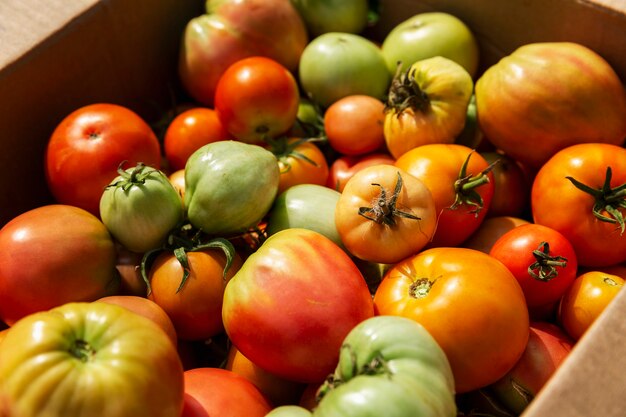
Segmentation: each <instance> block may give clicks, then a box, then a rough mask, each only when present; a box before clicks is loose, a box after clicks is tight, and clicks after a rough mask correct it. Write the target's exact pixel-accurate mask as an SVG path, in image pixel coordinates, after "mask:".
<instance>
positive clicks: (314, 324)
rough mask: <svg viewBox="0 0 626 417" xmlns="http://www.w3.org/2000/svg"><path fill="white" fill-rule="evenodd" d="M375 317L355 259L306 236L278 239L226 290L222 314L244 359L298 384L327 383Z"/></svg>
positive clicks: (316, 236) (290, 232)
mask: <svg viewBox="0 0 626 417" xmlns="http://www.w3.org/2000/svg"><path fill="white" fill-rule="evenodd" d="M329 312H332V316H330V317H329V314H331V313H329ZM373 315H374V308H373V303H372V297H371V295H370V293H369V290H368V287H367V284H366V283H365V280H364V279H363V276H362V275H361V273H360V271H359V270H358V268H357V267H356V265H355V264H354V263H353V262H352V260H351V259H350V258H349V257H348V255H347V254H346V253H345V252H344V251H343V250H342V249H341V248H340V247H339V246H337V245H336V244H335V243H333V242H332V241H331V240H330V239H328V238H327V237H325V236H324V235H322V234H320V233H317V232H314V231H312V230H308V229H299V228H290V229H285V230H282V231H279V232H278V233H276V234H274V235H272V236H270V237H269V238H268V239H267V240H266V241H265V242H264V243H263V244H262V245H261V246H260V247H259V249H257V251H256V252H254V253H253V254H252V255H250V256H249V257H248V258H247V259H246V261H245V262H244V264H243V266H242V267H241V269H240V270H239V271H238V272H237V274H236V275H235V276H234V277H233V278H232V279H231V280H230V281H229V282H228V284H227V286H226V291H225V293H224V304H223V308H222V318H223V322H224V326H225V329H226V333H227V335H228V336H229V338H230V339H231V340H232V342H233V344H234V345H235V346H237V349H239V351H241V353H243V354H244V355H245V356H246V357H247V358H248V359H250V360H251V361H253V362H254V363H255V364H257V365H258V366H260V367H262V368H263V369H265V370H267V371H269V372H271V373H273V374H275V375H277V376H280V377H282V378H286V379H289V380H292V381H298V382H320V381H322V380H324V378H326V376H328V374H329V373H330V372H332V370H333V369H334V367H335V365H336V363H337V359H338V354H339V347H340V345H341V342H342V341H343V338H344V337H345V336H346V334H347V333H348V332H349V330H350V329H351V328H352V327H353V326H354V325H356V324H357V323H359V322H361V321H362V320H364V319H366V318H368V317H371V316H373Z"/></svg>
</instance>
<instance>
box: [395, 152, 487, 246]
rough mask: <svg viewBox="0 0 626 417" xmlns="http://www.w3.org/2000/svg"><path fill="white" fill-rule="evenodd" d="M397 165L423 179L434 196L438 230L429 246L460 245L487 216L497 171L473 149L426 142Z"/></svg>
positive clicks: (397, 162) (400, 159) (400, 158)
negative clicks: (492, 169) (494, 175)
mask: <svg viewBox="0 0 626 417" xmlns="http://www.w3.org/2000/svg"><path fill="white" fill-rule="evenodd" d="M395 165H396V166H397V167H398V168H400V169H403V170H405V171H406V172H408V173H409V174H411V175H413V176H415V177H417V178H419V179H420V180H421V181H423V182H424V184H426V186H427V187H428V189H429V190H430V191H431V193H432V195H433V199H434V200H435V207H436V212H437V230H436V231H435V234H434V236H433V238H432V241H431V242H430V243H429V244H428V246H429V247H438V246H458V245H460V244H461V243H463V242H464V241H465V240H466V239H467V238H468V237H469V236H470V235H471V234H472V233H474V232H475V231H476V229H478V227H479V226H480V225H481V223H482V222H483V220H484V219H485V216H486V215H487V213H488V211H489V208H490V206H491V200H492V198H493V193H494V190H495V185H494V181H493V172H491V171H490V169H489V163H488V162H487V161H486V160H485V158H483V157H482V156H481V155H480V154H479V153H477V152H474V151H473V150H472V149H471V148H468V147H467V146H464V145H458V144H444V143H432V144H428V145H422V146H418V147H417V148H413V149H411V150H409V151H408V152H406V153H405V154H403V155H402V156H401V157H399V158H398V159H397V160H396V163H395Z"/></svg>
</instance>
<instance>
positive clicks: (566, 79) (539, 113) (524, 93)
mask: <svg viewBox="0 0 626 417" xmlns="http://www.w3.org/2000/svg"><path fill="white" fill-rule="evenodd" d="M475 93H476V106H477V109H478V122H479V125H480V128H481V129H482V130H483V132H484V133H485V136H486V138H487V139H488V140H489V141H490V142H492V143H493V144H494V145H495V146H496V147H497V148H498V149H501V150H502V151H503V152H505V153H506V154H507V155H509V156H511V157H512V158H514V159H515V160H517V161H520V162H523V163H525V164H528V165H529V166H532V167H534V168H539V167H541V165H543V163H544V162H545V161H547V160H548V159H549V158H550V157H551V156H552V155H554V154H555V153H556V152H557V151H559V150H560V149H563V148H565V147H567V146H570V145H574V144H577V143H586V142H604V143H611V144H614V145H622V144H623V143H624V139H625V138H626V92H625V91H624V86H623V84H622V81H621V80H620V78H619V76H618V75H617V74H616V73H615V71H614V70H613V69H612V68H611V66H610V64H609V63H608V62H607V61H606V60H604V58H602V57H601V56H600V55H598V54H597V53H596V52H594V51H592V50H591V49H589V48H587V47H585V46H583V45H580V44H577V43H572V42H538V43H530V44H526V45H522V46H521V47H519V48H518V49H517V50H515V51H513V53H511V54H510V55H508V56H506V57H504V58H502V59H501V60H500V61H499V62H498V63H496V64H495V65H492V66H491V67H489V68H488V69H487V70H486V71H485V72H484V73H483V74H482V76H481V77H480V78H479V79H478V81H477V82H476V89H475Z"/></svg>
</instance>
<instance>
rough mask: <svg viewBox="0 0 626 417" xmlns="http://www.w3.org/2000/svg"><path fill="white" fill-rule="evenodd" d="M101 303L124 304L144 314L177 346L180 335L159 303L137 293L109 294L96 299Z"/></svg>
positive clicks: (127, 307)
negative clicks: (177, 334) (136, 294)
mask: <svg viewBox="0 0 626 417" xmlns="http://www.w3.org/2000/svg"><path fill="white" fill-rule="evenodd" d="M96 302H99V303H109V304H116V305H118V306H122V307H124V308H126V309H127V310H130V311H132V312H133V313H135V314H139V315H140V316H144V317H146V318H148V319H150V320H152V321H153V322H155V323H156V324H157V325H158V326H159V327H160V328H161V330H163V332H164V333H165V334H166V335H167V337H169V338H170V340H171V341H172V343H173V344H174V346H176V344H177V341H178V337H177V336H176V329H175V328H174V324H173V323H172V320H171V319H170V317H169V316H168V315H167V313H166V312H165V310H163V309H162V308H161V307H160V306H159V305H158V304H157V303H155V302H154V301H152V300H148V299H147V298H144V297H138V296H135V295H109V296H106V297H102V298H99V299H97V300H96Z"/></svg>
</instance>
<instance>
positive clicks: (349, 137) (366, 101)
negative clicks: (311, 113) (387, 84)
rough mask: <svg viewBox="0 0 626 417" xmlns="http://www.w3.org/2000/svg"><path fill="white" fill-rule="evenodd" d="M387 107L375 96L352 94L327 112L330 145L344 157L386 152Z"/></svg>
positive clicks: (325, 127) (325, 122)
mask: <svg viewBox="0 0 626 417" xmlns="http://www.w3.org/2000/svg"><path fill="white" fill-rule="evenodd" d="M384 110H385V104H384V103H383V102H382V101H381V100H379V99H377V98H375V97H372V96H366V95H350V96H346V97H343V98H341V99H339V100H337V101H335V102H334V103H333V104H331V105H330V107H328V109H326V112H325V113H324V130H325V132H326V136H327V137H328V143H329V144H330V146H331V147H332V148H333V149H334V150H336V151H337V152H339V153H341V154H343V155H363V154H366V153H369V152H374V151H376V150H380V149H384V147H385V135H384V132H383V124H384V121H385V112H384Z"/></svg>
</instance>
